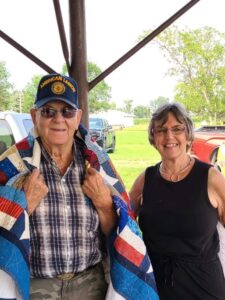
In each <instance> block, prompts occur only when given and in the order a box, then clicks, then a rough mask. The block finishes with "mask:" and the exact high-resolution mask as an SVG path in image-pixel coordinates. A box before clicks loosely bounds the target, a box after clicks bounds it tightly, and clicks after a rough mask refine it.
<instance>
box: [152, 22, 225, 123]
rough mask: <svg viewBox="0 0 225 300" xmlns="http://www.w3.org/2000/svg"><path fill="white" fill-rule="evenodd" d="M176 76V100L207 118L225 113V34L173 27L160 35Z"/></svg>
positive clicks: (169, 72)
mask: <svg viewBox="0 0 225 300" xmlns="http://www.w3.org/2000/svg"><path fill="white" fill-rule="evenodd" d="M156 42H158V43H159V46H160V48H161V49H162V51H163V53H164V55H165V56H166V58H167V59H168V61H169V62H170V64H171V67H170V69H169V71H168V74H169V75H171V76H176V78H177V79H178V84H177V86H176V94H175V100H176V101H179V102H182V103H183V104H184V105H185V106H186V108H187V109H188V110H190V111H192V112H194V113H196V114H199V113H201V116H202V117H203V118H204V119H206V120H207V119H209V120H213V119H214V122H216V121H217V120H218V119H219V118H220V119H221V118H222V117H224V116H225V34H224V33H220V32H219V31H217V30H216V29H214V28H211V27H203V28H198V29H194V30H190V29H187V28H185V29H183V30H178V28H177V27H176V26H172V27H170V28H168V29H167V30H165V31H163V32H162V33H161V34H160V35H159V36H158V37H157V38H156Z"/></svg>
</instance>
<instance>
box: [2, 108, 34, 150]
mask: <svg viewBox="0 0 225 300" xmlns="http://www.w3.org/2000/svg"><path fill="white" fill-rule="evenodd" d="M32 127H33V122H32V119H31V116H30V114H27V113H17V112H12V111H5V112H0V154H2V153H3V152H4V151H5V150H6V149H8V148H9V147H10V146H11V145H13V144H15V143H17V142H19V141H20V140H22V139H23V138H24V137H26V136H27V135H28V133H29V131H30V130H31V128H32Z"/></svg>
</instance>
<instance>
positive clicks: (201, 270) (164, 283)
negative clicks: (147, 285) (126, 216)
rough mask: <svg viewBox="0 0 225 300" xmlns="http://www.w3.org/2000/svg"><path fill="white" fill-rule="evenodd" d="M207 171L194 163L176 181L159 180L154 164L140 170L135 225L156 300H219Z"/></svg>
mask: <svg viewBox="0 0 225 300" xmlns="http://www.w3.org/2000/svg"><path fill="white" fill-rule="evenodd" d="M209 168H210V165H208V164H205V163H203V162H200V161H199V160H196V161H195V164H194V166H193V168H192V170H191V171H190V173H189V174H188V175H187V176H186V177H185V178H184V179H183V180H181V181H178V182H170V181H167V180H165V179H164V178H163V177H162V176H161V175H160V173H159V164H157V165H155V166H153V167H149V168H147V169H146V173H145V182H144V189H143V204H142V207H141V210H140V214H139V224H140V228H141V230H142V232H143V238H144V241H145V244H146V246H147V251H148V253H149V256H150V258H151V261H152V265H153V269H154V273H155V277H156V283H157V287H158V290H159V295H160V299H163V300H164V299H165V300H170V299H171V300H186V299H187V300H192V299H193V300H197V299H199V300H203V299H204V300H209V299H220V300H225V280H224V276H223V271H222V267H221V264H220V261H219V259H218V257H217V253H218V251H219V238H218V233H217V229H216V226H217V222H218V214H217V209H215V208H214V207H213V206H212V205H211V203H210V201H209V198H208V192H207V180H208V170H209Z"/></svg>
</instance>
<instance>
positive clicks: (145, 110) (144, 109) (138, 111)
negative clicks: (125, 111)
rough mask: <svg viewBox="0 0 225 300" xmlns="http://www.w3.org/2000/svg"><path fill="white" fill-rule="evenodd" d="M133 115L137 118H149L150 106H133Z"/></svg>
mask: <svg viewBox="0 0 225 300" xmlns="http://www.w3.org/2000/svg"><path fill="white" fill-rule="evenodd" d="M134 115H135V117H137V118H149V117H150V108H149V107H148V106H144V105H138V106H135V108H134Z"/></svg>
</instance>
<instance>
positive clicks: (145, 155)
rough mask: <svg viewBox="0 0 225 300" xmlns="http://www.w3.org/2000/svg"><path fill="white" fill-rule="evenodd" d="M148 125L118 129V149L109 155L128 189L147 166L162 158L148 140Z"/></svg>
mask: <svg viewBox="0 0 225 300" xmlns="http://www.w3.org/2000/svg"><path fill="white" fill-rule="evenodd" d="M147 127H148V125H136V126H133V127H131V128H124V129H122V130H118V131H116V150H115V152H114V153H111V154H109V155H110V158H111V159H112V162H113V164H114V166H115V168H116V170H117V171H118V173H119V175H120V176H121V178H122V180H123V182H124V184H125V186H126V189H127V191H129V189H130V187H131V185H132V183H133V182H134V180H135V178H136V177H137V176H138V175H139V174H140V173H141V172H143V171H144V170H145V169H146V167H147V166H150V165H153V164H155V163H156V162H158V161H159V160H160V155H159V154H158V152H157V151H156V150H155V148H154V147H152V146H151V145H150V144H149V142H148V134H147Z"/></svg>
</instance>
